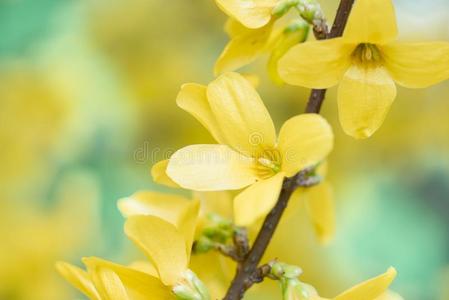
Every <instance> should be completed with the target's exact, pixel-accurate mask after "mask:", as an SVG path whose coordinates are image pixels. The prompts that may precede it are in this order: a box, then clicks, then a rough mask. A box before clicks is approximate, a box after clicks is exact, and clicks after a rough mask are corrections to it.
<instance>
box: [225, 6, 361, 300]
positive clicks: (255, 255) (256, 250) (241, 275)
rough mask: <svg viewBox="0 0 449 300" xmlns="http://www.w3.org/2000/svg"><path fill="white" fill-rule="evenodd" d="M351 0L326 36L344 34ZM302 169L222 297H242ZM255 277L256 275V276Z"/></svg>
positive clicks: (319, 97)
mask: <svg viewBox="0 0 449 300" xmlns="http://www.w3.org/2000/svg"><path fill="white" fill-rule="evenodd" d="M353 4H354V0H341V1H340V5H339V7H338V11H337V15H336V17H335V21H334V24H333V26H332V30H331V32H330V33H329V34H327V35H326V37H327V38H334V37H338V36H341V35H342V34H343V31H344V28H345V26H346V22H347V20H348V17H349V14H350V12H351V9H352V5H353ZM325 94H326V90H313V91H312V93H311V95H310V101H309V103H308V105H307V109H306V112H307V113H319V112H320V109H321V104H322V102H323V100H324V96H325ZM304 177H307V176H304V171H301V172H299V173H298V174H296V175H295V176H293V177H290V178H286V179H285V180H284V184H283V187H282V190H281V193H280V195H279V198H278V201H277V203H276V205H275V206H274V208H273V209H272V210H271V211H270V212H269V213H268V215H267V216H266V217H265V220H264V222H263V225H262V228H261V229H260V231H259V233H258V235H257V238H256V240H255V241H254V244H253V246H252V248H251V250H250V252H249V253H248V255H247V256H246V258H245V260H244V261H243V262H242V263H241V265H240V266H239V268H238V269H237V272H236V274H235V277H234V279H233V280H232V283H231V285H230V286H229V289H228V291H227V293H226V296H225V297H224V300H239V299H242V298H243V295H244V294H245V291H246V290H247V289H248V288H249V287H251V285H252V284H253V283H255V282H253V281H252V280H251V278H254V276H255V274H257V272H258V267H257V266H258V265H259V263H260V260H261V259H262V256H263V254H264V253H265V250H266V248H267V246H268V244H269V243H270V240H271V238H272V236H273V234H274V232H275V230H276V227H277V226H278V224H279V221H280V219H281V217H282V214H283V212H284V210H285V208H286V207H287V204H288V200H289V199H290V196H291V195H292V194H293V192H294V191H295V190H296V188H298V187H299V186H301V178H304ZM256 278H257V276H256Z"/></svg>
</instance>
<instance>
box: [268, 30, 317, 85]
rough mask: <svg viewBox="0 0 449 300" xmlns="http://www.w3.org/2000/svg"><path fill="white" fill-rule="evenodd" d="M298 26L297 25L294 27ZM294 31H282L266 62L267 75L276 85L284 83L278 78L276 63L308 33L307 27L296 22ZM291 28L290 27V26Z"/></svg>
mask: <svg viewBox="0 0 449 300" xmlns="http://www.w3.org/2000/svg"><path fill="white" fill-rule="evenodd" d="M296 24H298V25H296ZM296 24H295V25H296V26H297V27H295V29H294V30H293V29H291V30H287V29H286V30H283V31H282V32H281V33H280V34H279V35H278V37H277V38H276V41H275V42H274V45H273V50H272V51H271V55H270V58H269V60H268V66H267V67H268V74H269V75H270V78H271V80H272V81H273V82H274V83H276V84H279V85H280V84H283V83H284V81H283V80H282V79H281V77H280V76H279V71H278V62H279V60H280V59H281V58H282V57H283V56H284V55H285V53H287V51H288V50H290V49H291V48H292V47H293V46H295V45H297V44H300V43H303V42H304V41H305V40H306V39H307V36H308V33H309V25H308V24H307V23H306V22H305V21H303V22H296ZM291 27H292V25H291Z"/></svg>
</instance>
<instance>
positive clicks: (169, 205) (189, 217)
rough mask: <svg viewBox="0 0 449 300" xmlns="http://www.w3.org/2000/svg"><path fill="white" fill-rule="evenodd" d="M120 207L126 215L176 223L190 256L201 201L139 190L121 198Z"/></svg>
mask: <svg viewBox="0 0 449 300" xmlns="http://www.w3.org/2000/svg"><path fill="white" fill-rule="evenodd" d="M117 205H118V208H119V210H120V212H121V213H122V215H124V216H125V217H129V216H133V215H151V216H156V217H159V218H161V219H163V220H165V221H167V222H169V223H170V224H172V225H175V226H176V227H177V228H178V229H179V231H180V232H181V233H182V234H183V235H184V239H185V241H186V250H187V257H189V256H190V250H191V248H192V243H193V236H194V233H195V228H196V224H197V219H198V213H199V201H198V200H190V199H187V198H184V197H182V196H178V195H170V194H164V193H158V192H148V191H145V192H137V193H135V194H134V195H132V196H130V197H127V198H123V199H120V200H119V201H118V204H117Z"/></svg>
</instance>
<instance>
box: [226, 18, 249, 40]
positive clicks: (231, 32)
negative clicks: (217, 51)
mask: <svg viewBox="0 0 449 300" xmlns="http://www.w3.org/2000/svg"><path fill="white" fill-rule="evenodd" d="M247 30H248V28H246V27H245V26H243V24H242V23H240V22H239V21H237V20H236V19H233V18H228V19H227V20H226V22H225V25H224V31H225V32H226V34H227V35H228V36H229V37H230V38H233V37H235V36H237V35H239V34H241V33H243V32H245V31H247Z"/></svg>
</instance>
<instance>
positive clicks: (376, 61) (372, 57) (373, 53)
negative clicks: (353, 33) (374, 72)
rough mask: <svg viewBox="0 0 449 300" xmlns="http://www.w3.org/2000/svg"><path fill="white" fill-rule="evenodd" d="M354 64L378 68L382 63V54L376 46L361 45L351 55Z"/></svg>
mask: <svg viewBox="0 0 449 300" xmlns="http://www.w3.org/2000/svg"><path fill="white" fill-rule="evenodd" d="M351 57H352V59H353V62H354V63H356V64H359V65H363V66H373V67H375V66H378V65H380V64H381V63H382V53H381V52H380V50H379V48H378V47H377V46H376V45H374V44H369V43H364V44H359V45H358V46H357V48H355V50H354V52H352V55H351Z"/></svg>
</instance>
